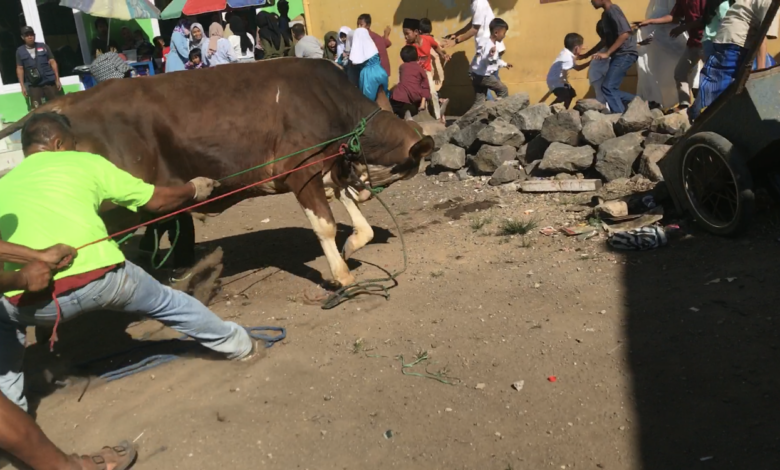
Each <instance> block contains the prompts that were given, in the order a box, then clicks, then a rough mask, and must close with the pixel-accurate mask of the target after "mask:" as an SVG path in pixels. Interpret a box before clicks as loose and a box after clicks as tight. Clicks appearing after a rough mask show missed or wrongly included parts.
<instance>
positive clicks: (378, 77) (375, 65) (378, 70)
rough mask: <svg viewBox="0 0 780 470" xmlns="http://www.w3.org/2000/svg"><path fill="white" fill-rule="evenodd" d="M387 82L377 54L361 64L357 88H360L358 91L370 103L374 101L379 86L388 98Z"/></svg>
mask: <svg viewBox="0 0 780 470" xmlns="http://www.w3.org/2000/svg"><path fill="white" fill-rule="evenodd" d="M387 81H388V78H387V72H385V69H383V68H382V64H381V63H380V62H379V54H377V55H375V56H374V57H372V58H370V59H368V60H367V61H366V62H365V63H363V64H361V69H360V82H359V83H358V88H360V91H362V92H363V95H365V97H366V98H368V99H370V100H371V101H374V100H376V95H377V93H378V92H379V87H380V86H383V87H384V90H385V94H386V95H387V96H388V97H389V90H388V86H387Z"/></svg>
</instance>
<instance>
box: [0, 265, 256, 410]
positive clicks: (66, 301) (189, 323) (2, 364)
mask: <svg viewBox="0 0 780 470" xmlns="http://www.w3.org/2000/svg"><path fill="white" fill-rule="evenodd" d="M58 300H59V303H60V307H61V309H62V320H61V322H66V321H68V320H71V319H73V318H75V317H77V316H79V315H81V314H82V313H85V312H97V311H104V312H111V311H113V312H132V313H140V314H143V315H146V316H147V317H149V318H152V319H154V320H157V321H159V322H161V323H163V324H164V325H166V326H169V327H171V328H173V329H174V330H176V331H178V332H180V333H184V334H185V335H187V336H189V337H191V338H193V339H195V340H197V341H198V342H200V343H201V344H202V345H203V346H206V347H207V348H209V349H212V350H214V351H217V352H220V353H223V354H225V355H226V356H227V357H228V358H229V359H241V358H243V357H246V356H248V355H249V354H251V352H252V339H251V338H250V337H249V333H247V331H246V330H245V329H244V328H242V327H241V326H239V325H237V324H235V323H232V322H226V321H223V320H222V319H220V318H219V317H218V316H217V315H216V314H214V313H213V312H212V311H211V310H209V309H208V308H206V306H204V305H203V304H202V303H200V302H199V301H197V300H196V299H195V298H193V297H190V296H189V295H187V294H185V293H184V292H181V291H177V290H174V289H171V288H170V287H167V286H164V285H162V284H160V283H159V282H157V280H156V279H154V278H153V277H152V276H150V275H149V274H147V273H146V272H145V271H144V270H142V269H141V268H139V267H138V266H136V265H134V264H132V263H130V262H129V261H125V265H124V266H123V267H120V268H118V269H115V270H113V271H111V272H109V273H107V274H106V275H105V276H103V277H102V278H100V279H98V280H97V281H94V282H91V283H89V284H88V285H87V286H85V287H82V288H81V289H77V290H75V291H73V292H71V293H68V294H66V295H63V296H61V297H58ZM56 318H57V308H56V306H55V304H54V301H53V300H49V301H46V302H43V303H40V304H37V305H30V306H24V307H16V306H14V305H13V304H11V302H9V301H8V299H7V298H6V297H4V296H3V297H2V299H0V393H2V394H3V395H5V396H6V397H7V398H8V399H9V400H11V401H13V402H14V403H16V404H17V405H19V406H20V407H21V408H22V409H24V410H27V398H26V397H25V396H24V374H23V373H22V362H23V360H24V344H25V328H26V327H27V326H32V325H47V326H51V325H54V321H55V320H56Z"/></svg>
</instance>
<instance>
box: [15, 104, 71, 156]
mask: <svg viewBox="0 0 780 470" xmlns="http://www.w3.org/2000/svg"><path fill="white" fill-rule="evenodd" d="M70 133H71V130H70V120H69V119H68V118H67V117H65V116H63V115H62V114H57V113H39V114H33V115H32V116H30V119H28V120H27V122H25V123H24V127H22V149H23V150H27V149H28V148H29V147H30V146H31V145H35V144H41V145H46V144H48V143H49V141H50V140H51V139H53V138H54V137H56V136H57V135H58V134H59V135H62V136H63V137H65V136H68V135H70Z"/></svg>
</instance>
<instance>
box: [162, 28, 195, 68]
mask: <svg viewBox="0 0 780 470" xmlns="http://www.w3.org/2000/svg"><path fill="white" fill-rule="evenodd" d="M189 36H190V22H189V20H187V19H181V20H179V24H177V25H176V27H175V28H174V29H173V34H172V35H171V50H170V51H168V55H166V56H165V72H166V73H168V72H178V71H180V70H184V64H186V63H187V61H188V60H190V41H189V39H187V38H189Z"/></svg>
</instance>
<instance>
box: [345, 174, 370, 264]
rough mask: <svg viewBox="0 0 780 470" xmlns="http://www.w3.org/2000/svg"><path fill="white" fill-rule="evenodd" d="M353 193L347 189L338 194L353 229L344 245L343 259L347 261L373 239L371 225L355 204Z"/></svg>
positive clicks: (350, 189)
mask: <svg viewBox="0 0 780 470" xmlns="http://www.w3.org/2000/svg"><path fill="white" fill-rule="evenodd" d="M353 191H354V190H353V189H352V188H347V189H346V190H345V191H340V194H339V200H340V201H341V203H342V204H344V208H345V209H347V212H348V213H349V217H350V219H352V228H353V229H354V231H353V232H352V235H350V236H349V238H348V239H347V243H346V244H345V245H344V259H349V258H350V257H351V256H352V254H354V253H355V252H356V251H358V250H359V249H361V248H363V247H364V246H366V245H367V244H368V242H370V241H371V240H373V239H374V229H372V228H371V225H370V224H369V223H368V221H367V220H366V218H365V217H364V216H363V213H362V212H361V211H360V208H359V207H358V205H357V204H356V203H355V197H356V196H355V195H353Z"/></svg>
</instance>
